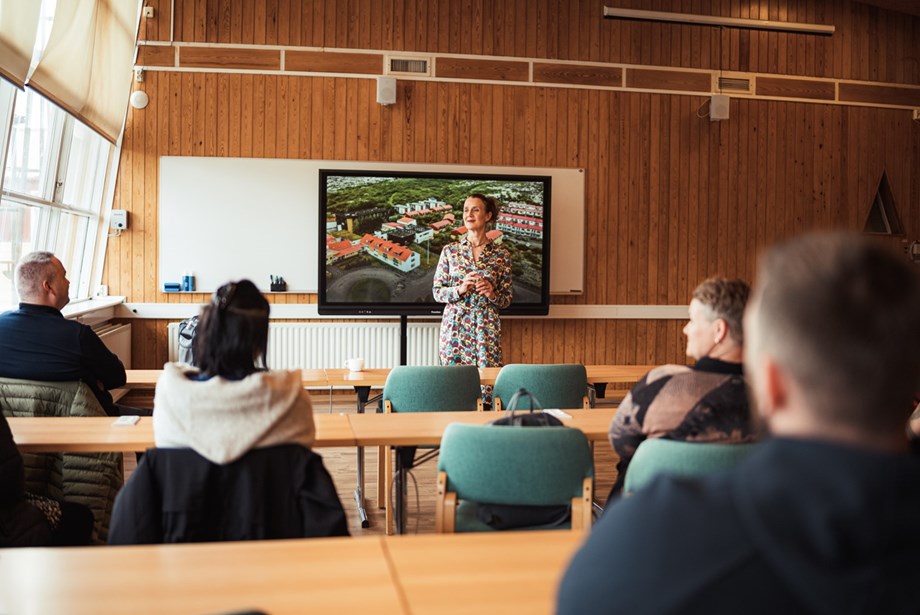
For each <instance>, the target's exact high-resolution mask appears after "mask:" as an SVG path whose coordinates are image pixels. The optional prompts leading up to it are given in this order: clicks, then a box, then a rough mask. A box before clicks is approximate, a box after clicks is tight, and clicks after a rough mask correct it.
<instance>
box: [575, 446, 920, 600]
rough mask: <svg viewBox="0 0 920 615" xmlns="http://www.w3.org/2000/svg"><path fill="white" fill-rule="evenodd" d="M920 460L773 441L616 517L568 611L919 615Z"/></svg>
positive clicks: (593, 550) (636, 502) (658, 490)
mask: <svg viewBox="0 0 920 615" xmlns="http://www.w3.org/2000/svg"><path fill="white" fill-rule="evenodd" d="M918 485H920V460H918V459H916V458H913V457H909V456H906V455H905V456H896V455H885V454H881V453H876V452H873V451H867V450H862V449H856V448H850V447H846V446H841V445H836V444H831V443H828V442H820V441H813V440H792V439H774V440H770V441H767V442H765V443H764V444H763V445H761V447H760V448H759V450H757V451H756V452H754V453H752V454H751V455H750V456H749V457H748V458H747V459H746V460H745V461H744V462H742V464H741V465H739V467H738V468H736V469H735V470H734V471H732V472H729V473H725V474H720V475H713V476H711V477H707V478H706V479H703V480H695V481H691V480H677V479H672V478H660V479H657V480H656V481H654V482H653V483H652V484H651V485H650V486H649V487H648V488H646V489H643V490H641V491H639V492H637V493H636V494H635V495H633V496H632V497H628V498H625V499H623V500H621V501H619V502H617V503H615V504H613V505H612V506H610V507H609V508H608V509H607V512H606V513H605V514H604V516H603V518H602V519H601V520H600V522H598V524H597V525H596V526H595V527H594V529H593V530H592V532H591V535H590V537H589V538H588V540H587V542H586V543H585V545H584V546H583V547H582V548H581V550H580V551H579V552H578V553H577V554H576V556H575V558H574V560H573V561H572V563H571V564H570V567H569V569H568V571H567V572H566V574H565V577H564V579H563V581H562V585H561V587H560V589H559V596H558V612H559V613H629V614H630V615H640V614H642V613H707V614H719V613H745V614H749V613H771V614H772V613H784V614H787V613H827V614H828V615H830V614H833V615H843V614H848V613H853V614H856V613H860V614H861V613H866V614H869V613H886V614H889V615H895V614H901V613H911V614H916V613H920V592H918V591H917V579H918V578H920V533H918V532H917V531H916V526H917V519H920V489H918Z"/></svg>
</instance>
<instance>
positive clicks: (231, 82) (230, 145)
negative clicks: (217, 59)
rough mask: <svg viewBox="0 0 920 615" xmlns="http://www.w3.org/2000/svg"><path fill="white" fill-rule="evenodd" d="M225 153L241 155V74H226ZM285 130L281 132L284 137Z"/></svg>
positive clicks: (236, 156)
mask: <svg viewBox="0 0 920 615" xmlns="http://www.w3.org/2000/svg"><path fill="white" fill-rule="evenodd" d="M227 103H228V106H227V128H226V130H227V155H228V156H231V157H234V158H239V157H242V156H243V154H244V152H243V147H242V132H241V127H242V125H243V122H242V107H243V75H237V74H233V75H227ZM285 134H286V132H281V133H280V136H281V138H284V135H285Z"/></svg>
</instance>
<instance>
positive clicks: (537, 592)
mask: <svg viewBox="0 0 920 615" xmlns="http://www.w3.org/2000/svg"><path fill="white" fill-rule="evenodd" d="M584 537H585V534H583V533H582V532H572V531H567V530H566V531H561V530H558V531H544V532H490V533H482V534H440V535H438V534H434V535H419V536H392V537H388V538H387V539H386V542H385V543H384V546H385V548H386V551H387V554H388V556H389V557H390V559H391V560H392V562H393V568H394V570H395V571H396V576H397V578H398V580H399V585H400V587H401V589H402V592H403V594H404V595H405V597H406V602H407V603H408V606H409V611H410V612H412V613H413V614H414V615H425V614H426V613H438V614H444V613H458V614H460V613H463V614H468V613H528V614H539V613H546V614H550V613H553V612H554V605H555V601H556V588H557V587H558V585H559V580H560V579H561V577H562V573H563V572H564V571H565V568H566V566H567V565H568V562H569V560H570V559H571V557H572V555H574V553H575V551H576V549H577V548H578V547H579V545H580V544H581V542H582V540H583V539H584Z"/></svg>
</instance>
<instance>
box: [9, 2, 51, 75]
mask: <svg viewBox="0 0 920 615" xmlns="http://www.w3.org/2000/svg"><path fill="white" fill-rule="evenodd" d="M41 8H42V3H41V1H40V0H35V1H31V0H30V1H22V2H0V75H2V76H3V77H6V79H8V80H9V81H11V82H12V83H15V84H16V85H17V86H19V87H22V85H23V83H25V80H26V77H27V76H28V73H29V65H30V64H31V63H32V49H33V48H34V47H35V37H36V36H37V35H38V18H39V15H40V14H41Z"/></svg>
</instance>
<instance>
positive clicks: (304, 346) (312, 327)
mask: <svg viewBox="0 0 920 615" xmlns="http://www.w3.org/2000/svg"><path fill="white" fill-rule="evenodd" d="M439 326H440V325H439V323H418V324H411V323H410V324H409V327H408V331H407V334H406V337H407V340H406V345H407V352H406V362H407V363H408V364H409V365H437V364H438V329H439ZM167 330H168V337H169V360H170V361H175V360H176V359H177V358H178V356H179V323H169V325H168V329H167ZM353 357H362V358H363V359H364V365H365V367H368V368H375V367H395V366H396V365H399V323H382V322H374V323H359V322H345V323H335V322H324V323H308V322H303V323H301V322H281V323H271V324H269V327H268V357H267V359H268V361H267V363H268V366H269V367H271V368H279V369H282V368H287V369H292V368H302V369H322V368H337V367H344V366H345V359H351V358H353Z"/></svg>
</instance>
